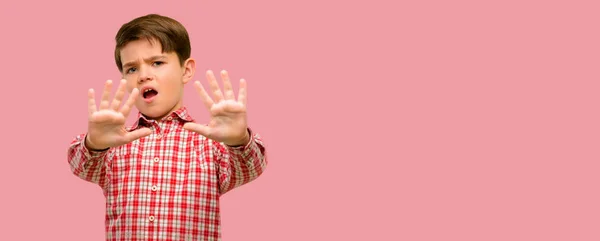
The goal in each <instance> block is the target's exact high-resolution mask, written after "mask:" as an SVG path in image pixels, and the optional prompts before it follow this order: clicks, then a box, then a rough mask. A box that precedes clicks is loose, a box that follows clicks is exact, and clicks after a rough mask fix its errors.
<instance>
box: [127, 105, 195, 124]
mask: <svg viewBox="0 0 600 241" xmlns="http://www.w3.org/2000/svg"><path fill="white" fill-rule="evenodd" d="M173 119H179V120H180V121H181V122H184V123H185V122H192V121H194V118H192V116H191V115H190V114H189V112H188V110H187V108H186V107H185V106H184V107H181V108H179V109H177V110H176V111H173V112H171V114H169V115H167V116H165V117H163V118H162V119H160V121H169V120H173ZM150 122H153V120H151V119H148V118H146V116H144V115H143V114H142V113H141V112H139V111H138V114H137V117H136V121H135V123H134V124H133V126H132V127H131V129H137V128H138V127H139V126H140V125H142V126H145V125H147V124H148V123H150Z"/></svg>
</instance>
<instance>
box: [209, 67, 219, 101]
mask: <svg viewBox="0 0 600 241" xmlns="http://www.w3.org/2000/svg"><path fill="white" fill-rule="evenodd" d="M206 78H207V79H208V84H209V85H210V88H211V90H212V92H213V95H214V96H215V102H221V101H222V100H223V93H221V89H219V83H217V80H216V79H215V75H214V74H213V72H212V71H211V70H209V71H207V72H206Z"/></svg>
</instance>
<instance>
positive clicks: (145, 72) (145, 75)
mask: <svg viewBox="0 0 600 241" xmlns="http://www.w3.org/2000/svg"><path fill="white" fill-rule="evenodd" d="M139 73H140V75H139V79H138V83H140V84H141V83H144V82H146V81H151V80H153V79H154V75H153V74H152V71H151V68H148V67H145V66H142V67H140V69H139Z"/></svg>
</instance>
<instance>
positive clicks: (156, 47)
mask: <svg viewBox="0 0 600 241" xmlns="http://www.w3.org/2000/svg"><path fill="white" fill-rule="evenodd" d="M121 62H122V63H123V73H122V74H123V78H124V79H126V80H127V90H128V91H129V92H131V91H132V90H133V88H136V87H137V88H138V89H139V91H140V92H139V96H138V98H137V99H136V101H135V106H136V107H137V108H138V110H139V111H140V112H142V114H144V115H146V116H147V117H149V118H152V119H160V118H162V117H164V116H166V115H167V114H169V113H171V112H172V111H175V110H177V109H178V108H180V107H181V106H182V101H183V98H182V97H183V85H184V84H185V83H187V82H188V81H189V80H190V79H191V78H192V76H193V70H194V61H193V60H192V59H188V60H186V62H185V64H184V65H183V67H182V66H181V65H180V63H179V58H178V57H177V54H176V53H175V52H171V53H162V49H161V45H160V42H158V41H153V42H152V43H150V42H149V41H147V40H145V39H142V40H136V41H132V42H130V43H128V44H127V45H125V47H124V48H122V49H121Z"/></svg>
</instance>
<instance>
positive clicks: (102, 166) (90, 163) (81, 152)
mask: <svg viewBox="0 0 600 241" xmlns="http://www.w3.org/2000/svg"><path fill="white" fill-rule="evenodd" d="M85 137H86V134H80V135H78V136H76V137H75V139H74V140H73V141H72V142H71V145H70V146H69V149H68V154H67V160H68V162H69V165H70V167H71V171H72V172H73V174H74V175H76V176H78V177H79V178H81V179H83V180H86V181H88V182H92V183H95V184H98V185H100V186H101V187H102V188H106V184H107V178H106V163H107V162H106V160H107V156H108V152H109V151H110V150H107V151H100V152H97V151H92V150H89V149H88V148H86V147H85Z"/></svg>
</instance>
